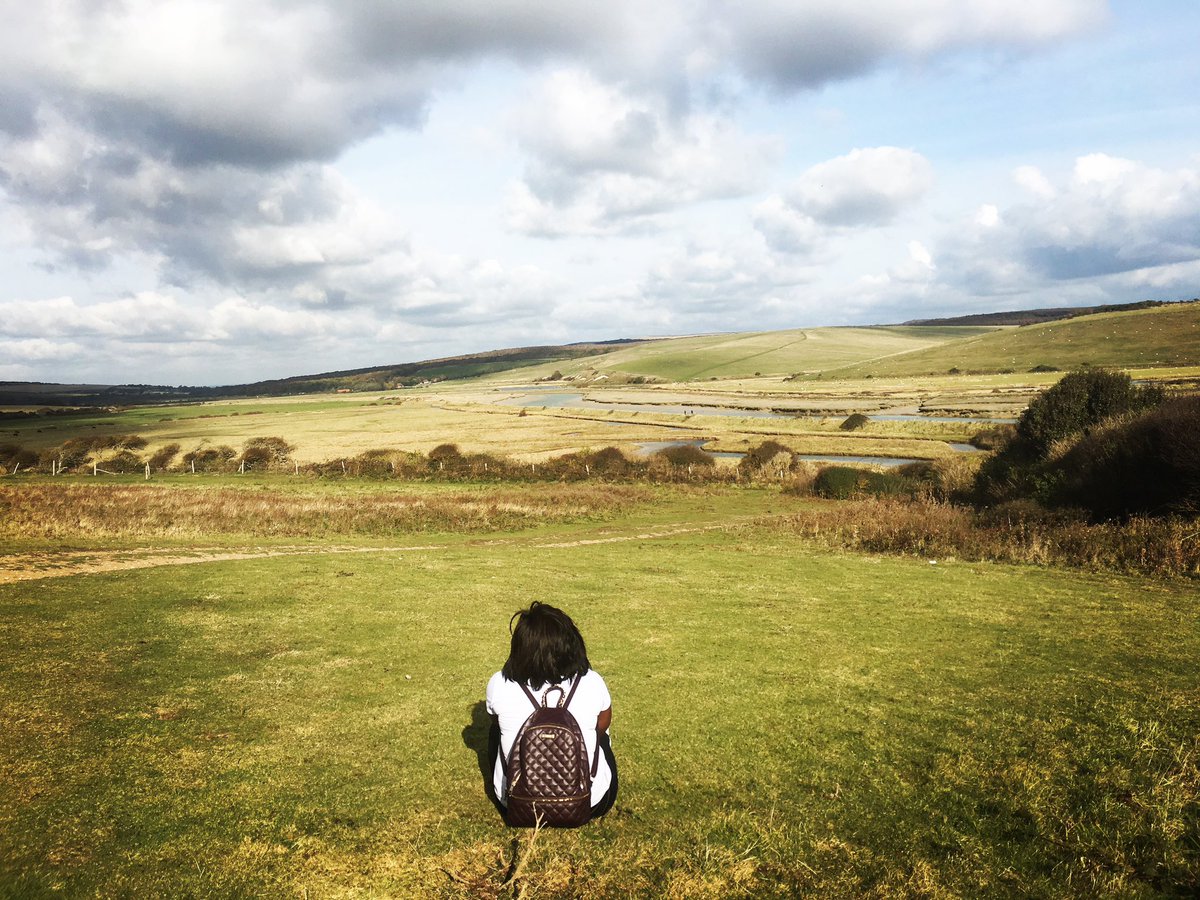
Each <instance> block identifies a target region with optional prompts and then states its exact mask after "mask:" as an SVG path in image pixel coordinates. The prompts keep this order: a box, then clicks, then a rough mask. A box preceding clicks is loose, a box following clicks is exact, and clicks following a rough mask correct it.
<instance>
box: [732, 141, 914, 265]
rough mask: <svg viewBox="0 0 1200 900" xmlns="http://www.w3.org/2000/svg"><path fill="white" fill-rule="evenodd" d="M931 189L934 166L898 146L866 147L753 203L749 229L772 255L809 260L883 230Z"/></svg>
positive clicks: (823, 163) (811, 169)
mask: <svg viewBox="0 0 1200 900" xmlns="http://www.w3.org/2000/svg"><path fill="white" fill-rule="evenodd" d="M932 185H933V167H932V166H931V165H930V163H929V161H928V160H927V159H925V157H923V156H922V155H921V154H919V153H917V152H915V151H913V150H906V149H902V148H899V147H867V148H860V149H856V150H852V151H851V152H850V153H848V154H846V155H845V156H839V157H836V158H834V159H830V160H827V161H825V162H822V163H818V164H817V165H815V166H812V167H811V168H810V169H808V170H807V171H805V172H804V173H803V174H802V175H801V176H800V177H799V178H798V179H797V180H796V181H795V182H793V183H792V184H791V185H790V186H789V187H788V188H787V189H786V190H785V191H784V192H783V194H782V195H777V196H773V197H770V198H768V199H767V200H765V201H763V202H762V203H760V204H758V205H757V206H756V207H755V209H754V213H753V221H754V227H755V228H756V229H757V231H758V233H759V234H760V235H761V236H762V238H763V240H764V241H766V243H767V246H768V247H770V248H771V249H772V250H774V251H775V252H777V253H781V254H788V255H792V256H796V257H803V256H807V257H814V256H817V255H819V254H820V253H821V252H822V251H823V250H824V249H825V248H826V246H827V245H828V243H829V241H830V239H831V238H833V237H835V236H838V235H845V234H847V233H848V232H850V231H852V230H855V229H865V228H877V227H880V226H884V225H888V224H890V223H891V222H892V221H894V220H895V219H896V218H897V217H898V216H900V215H901V214H902V213H903V212H904V211H906V210H907V209H909V208H910V207H912V206H914V205H915V204H916V203H918V202H919V201H920V200H921V199H922V198H923V197H924V196H925V194H926V193H927V192H928V191H929V189H930V187H931V186H932Z"/></svg>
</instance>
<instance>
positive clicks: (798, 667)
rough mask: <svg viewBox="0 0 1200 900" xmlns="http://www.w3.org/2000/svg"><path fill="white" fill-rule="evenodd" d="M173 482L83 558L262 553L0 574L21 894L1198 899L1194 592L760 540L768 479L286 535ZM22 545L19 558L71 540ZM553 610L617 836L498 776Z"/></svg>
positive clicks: (1198, 617) (448, 498)
mask: <svg viewBox="0 0 1200 900" xmlns="http://www.w3.org/2000/svg"><path fill="white" fill-rule="evenodd" d="M151 488H152V489H153V490H151V491H147V492H145V493H144V494H142V495H141V497H142V500H143V501H144V503H143V506H144V509H145V511H144V513H143V514H142V516H141V518H140V519H136V522H140V523H141V524H140V525H139V524H136V522H135V525H134V526H130V528H129V529H128V530H127V531H124V532H122V531H120V530H119V529H117V530H113V531H109V532H104V531H99V532H95V533H93V536H92V538H91V540H90V542H89V543H90V545H91V552H92V554H93V556H94V557H96V558H99V557H102V556H103V552H102V551H103V548H104V546H106V545H110V544H111V545H112V546H113V547H116V548H119V549H121V550H128V549H129V547H130V546H131V545H136V546H139V547H141V548H142V549H143V550H145V551H147V552H149V551H151V550H152V549H153V548H154V547H155V546H158V545H159V544H160V543H161V542H162V541H166V542H167V543H171V542H172V541H173V540H177V539H178V540H182V539H186V540H188V541H190V542H191V545H193V546H196V547H199V546H201V545H203V544H204V543H206V542H210V543H212V544H213V545H214V546H218V547H223V548H226V549H227V548H228V547H229V546H230V544H231V543H235V542H236V538H237V536H238V533H241V534H243V535H244V537H245V538H246V539H247V540H249V539H251V538H253V539H254V540H255V541H256V542H259V543H261V542H262V541H266V544H264V545H263V548H262V549H263V552H264V555H262V556H259V557H256V558H248V559H240V560H229V559H224V560H222V559H211V560H208V561H203V557H201V556H198V557H196V558H194V559H192V560H191V561H190V563H189V564H187V565H179V564H171V565H168V564H165V563H166V562H170V561H172V560H164V559H148V560H146V561H145V562H146V567H144V568H125V569H115V568H114V570H113V571H108V572H105V571H101V570H100V569H102V567H98V568H97V570H96V571H94V572H93V573H92V574H86V575H84V574H78V575H73V576H68V577H52V578H44V579H40V580H29V581H22V582H12V583H8V584H0V896H21V897H42V896H47V897H48V896H64V895H65V896H77V897H83V896H96V897H110V896H174V897H186V896H196V897H201V896H202V897H243V896H250V895H258V896H264V895H266V896H294V897H310V898H317V897H410V896H430V897H439V896H446V897H458V896H462V897H498V896H522V897H529V898H533V897H625V896H630V895H657V896H670V897H729V896H735V897H736V896H748V897H760V896H780V897H790V896H796V895H810V896H845V897H861V896H872V897H910V896H923V897H950V896H971V897H981V896H997V897H1010V896H1038V897H1079V896H1114V897H1160V896H1161V897H1170V896H1176V897H1182V896H1192V895H1194V894H1195V892H1196V891H1197V889H1200V773H1198V771H1197V751H1198V749H1200V748H1198V745H1197V734H1198V733H1200V675H1198V674H1197V670H1196V666H1195V660H1196V658H1197V654H1198V653H1200V610H1198V608H1197V604H1196V590H1195V582H1194V581H1191V580H1187V581H1184V580H1172V579H1155V580H1148V579H1144V578H1141V579H1139V578H1130V577H1124V576H1117V575H1103V574H1087V573H1080V572H1071V571H1065V570H1061V569H1056V568H1048V567H1031V566H1011V565H998V564H985V563H965V562H955V561H954V560H950V559H939V560H938V561H937V563H938V564H937V565H931V564H930V561H929V560H928V559H925V558H896V557H883V556H879V555H873V554H870V555H868V554H847V553H838V552H829V551H827V550H818V549H816V548H815V546H814V545H812V544H810V543H807V542H806V541H805V540H804V538H803V536H802V535H799V534H795V533H790V532H789V530H788V529H787V528H786V527H779V526H778V525H777V524H774V523H776V522H783V523H786V522H789V521H791V520H792V519H793V518H794V516H795V515H796V513H797V512H798V511H800V510H802V509H804V508H807V505H806V504H808V503H809V501H802V500H798V499H795V498H788V497H785V496H781V495H780V494H779V493H777V492H775V491H771V490H760V489H753V490H750V489H738V490H732V489H720V490H704V491H685V490H677V489H671V490H668V489H653V490H651V489H647V490H645V491H641V490H639V491H636V492H632V493H626V494H621V495H619V496H616V497H614V499H613V501H612V502H611V503H604V502H603V499H602V497H599V496H594V495H588V497H587V498H585V497H582V496H581V495H574V503H575V506H571V504H570V503H567V502H563V503H556V502H555V496H554V494H553V491H556V490H560V488H556V487H553V486H551V487H547V488H539V490H541V491H542V493H541V494H540V495H539V496H538V497H537V498H534V499H536V500H537V501H538V502H533V501H532V500H531V502H530V503H528V504H527V507H528V508H530V509H535V510H536V511H535V512H534V513H533V514H531V515H530V516H529V517H527V518H524V519H522V520H520V521H511V520H497V521H496V522H494V523H492V524H490V525H488V526H486V527H484V528H482V529H480V528H476V527H468V526H467V525H464V523H463V521H462V520H460V519H459V518H457V514H456V513H455V512H454V510H453V508H454V505H455V503H466V502H470V503H476V504H479V503H485V504H486V503H487V502H488V500H489V498H490V500H492V501H495V502H496V503H497V504H499V503H500V501H501V500H502V499H503V497H504V495H505V492H506V491H508V490H509V489H506V488H503V487H498V488H484V487H480V486H469V485H463V486H457V487H453V488H436V489H431V488H430V487H429V486H412V487H408V486H403V487H402V488H401V489H400V490H399V493H401V494H408V493H411V492H412V491H416V492H417V493H418V494H420V493H422V492H426V493H429V492H431V491H432V492H433V493H435V494H439V495H443V494H444V495H445V496H444V497H443V499H444V500H445V502H446V503H447V504H449V505H448V506H447V507H446V510H448V512H447V514H446V516H445V517H443V518H439V519H437V520H436V521H435V522H434V523H432V525H430V523H424V524H422V525H421V527H420V529H418V530H414V529H417V525H416V524H414V523H413V522H411V521H409V520H407V519H403V518H401V519H399V520H398V521H397V522H396V523H395V524H394V525H393V527H392V528H391V529H390V531H389V530H388V529H386V528H382V529H379V528H376V527H375V526H374V525H373V526H371V527H369V528H366V529H365V530H364V529H360V528H358V527H357V526H355V525H354V524H353V523H354V521H356V520H354V519H353V518H347V517H341V518H339V517H336V516H335V517H332V518H331V519H330V521H329V522H327V523H326V524H325V525H321V526H318V525H314V524H313V522H308V524H307V525H304V524H303V523H301V526H298V531H297V532H296V533H289V535H288V537H289V540H291V541H292V542H293V545H297V544H302V545H303V546H300V547H296V546H293V547H292V548H291V550H290V551H289V553H288V554H287V555H274V556H272V555H266V554H267V553H269V552H271V545H270V540H271V536H270V535H269V534H268V535H265V536H264V535H262V534H261V533H260V532H261V527H259V528H256V527H255V526H253V524H252V523H250V524H246V525H245V526H243V527H241V528H240V530H239V528H234V529H233V530H232V532H230V531H226V532H225V533H220V532H214V533H213V534H211V535H208V536H207V538H206V537H205V535H204V534H203V531H204V529H205V528H206V527H208V526H206V525H205V524H204V522H203V520H202V519H201V518H198V516H199V513H198V512H195V510H193V513H190V514H189V513H186V512H183V513H180V512H178V510H177V511H176V513H175V515H174V516H173V519H174V520H175V521H184V522H191V523H192V524H193V526H194V527H195V529H197V530H196V531H188V530H187V529H185V531H184V533H183V534H182V535H177V536H176V537H175V538H172V535H171V531H170V528H171V525H170V523H169V522H166V521H163V520H160V519H157V518H155V517H154V516H153V515H151V514H150V512H151V511H152V510H153V509H155V508H158V507H160V506H162V504H163V503H165V502H167V501H166V499H164V498H163V497H161V496H159V494H158V493H157V491H159V490H161V489H159V488H154V486H153V485H152V486H151ZM129 489H132V488H129ZM121 490H126V489H125V488H122V489H121ZM173 490H174V491H175V492H189V491H190V493H191V494H193V495H195V496H193V497H190V498H182V499H179V498H177V499H175V500H172V501H170V502H173V503H176V504H179V508H180V509H183V510H187V509H191V508H194V507H197V506H198V505H199V504H200V499H198V498H202V497H203V494H204V491H205V490H211V488H207V489H206V488H200V487H196V486H194V485H193V487H191V488H187V487H182V486H180V487H176V488H174V489H173ZM272 490H274V489H273V488H271V486H270V485H269V484H266V483H264V484H262V485H258V486H255V487H254V488H245V489H244V490H243V493H244V494H245V495H246V496H247V497H252V496H253V495H254V493H255V492H262V491H266V492H268V493H270V492H271V491H272ZM279 490H293V491H299V493H300V495H301V496H300V499H304V500H306V502H315V501H314V500H313V498H314V496H315V497H316V498H317V499H320V496H322V495H321V492H322V491H325V492H326V493H327V494H328V496H327V498H326V499H327V500H328V501H329V502H330V503H331V504H335V505H336V503H337V502H338V501H337V499H336V494H335V493H333V492H328V491H327V490H326V488H325V487H323V486H308V487H304V488H295V487H291V488H279ZM381 491H382V492H383V493H386V491H387V489H381V488H379V487H374V488H371V489H370V490H369V491H366V492H365V493H364V494H363V495H362V497H361V500H360V503H359V505H365V506H368V507H370V508H372V509H374V508H378V507H379V505H380V504H381V503H382V502H383V501H382V500H379V499H372V498H375V497H376V494H380V493H381ZM313 492H316V494H314V493H313ZM456 497H457V498H458V499H457V500H456V499H454V498H456ZM560 499H562V500H564V501H566V500H567V499H569V498H567V497H566V496H565V495H564V496H563V497H562V498H560ZM43 502H49V501H48V500H43ZM69 506H70V505H68V507H67V508H69ZM59 515H67V513H66V512H63V513H61V514H59ZM114 517H115V518H116V519H120V520H126V521H128V520H130V518H131V514H130V513H129V512H128V511H126V512H125V513H119V514H118V512H114ZM17 531H18V532H23V531H27V530H26V529H18V530H17ZM13 534H14V533H13V532H11V531H10V533H9V535H8V536H7V537H5V538H0V544H2V545H3V546H5V547H6V548H8V549H9V550H11V551H13V552H11V553H9V554H8V556H9V557H10V559H8V560H7V561H8V562H12V563H13V565H17V564H18V563H17V562H13V559H15V558H17V557H20V558H22V559H25V560H26V561H27V562H28V561H29V560H31V559H33V554H34V551H38V552H40V553H43V554H46V555H47V556H48V555H51V554H53V553H55V552H59V553H66V552H68V551H69V549H70V541H69V540H65V539H64V538H63V537H62V536H61V535H56V534H49V533H47V534H43V535H40V536H39V535H38V534H37V533H25V536H24V537H23V538H22V539H21V540H20V541H18V540H17V539H16V538H15V537H14V536H13ZM64 544H65V546H64ZM276 549H280V548H276ZM18 562H19V560H18ZM173 562H175V563H178V562H179V560H178V559H175V560H173ZM533 599H541V600H546V601H550V602H555V603H558V604H561V605H562V606H563V607H564V608H566V609H567V610H568V611H569V612H571V613H572V615H573V616H575V618H576V620H577V621H578V622H579V624H580V626H581V628H582V630H583V632H584V634H585V636H586V638H587V640H588V645H589V651H590V656H591V659H592V662H593V664H594V665H595V666H596V668H597V669H598V670H599V671H600V672H602V673H603V674H604V675H605V677H606V679H607V680H608V682H609V684H610V687H611V689H612V692H613V696H614V726H613V733H614V748H615V750H616V753H617V756H618V760H619V764H620V774H621V784H622V789H621V795H620V797H619V798H618V801H617V805H616V807H615V809H614V810H613V812H612V813H611V814H610V815H609V817H608V818H607V819H605V820H604V821H602V822H599V823H596V824H593V825H590V826H588V827H587V828H585V829H582V830H580V831H576V832H545V833H541V834H537V835H536V836H535V835H532V834H529V833H523V834H517V833H514V832H510V831H508V830H507V829H505V828H504V827H503V825H502V824H501V823H500V821H499V820H498V818H497V817H496V814H495V812H494V811H493V809H492V807H491V806H490V805H489V803H488V802H487V800H486V799H485V798H484V796H483V793H482V789H481V784H482V779H481V774H480V769H479V753H480V752H481V750H482V747H483V745H484V741H485V739H486V720H485V717H484V716H483V714H482V709H481V700H482V692H483V686H484V684H485V682H486V680H487V678H488V676H489V675H490V674H491V673H492V672H493V671H495V670H496V669H497V668H498V667H499V665H500V664H501V663H502V662H503V659H504V656H505V653H506V647H507V631H506V623H507V621H508V617H509V615H511V613H512V612H513V611H514V610H515V609H516V608H518V607H520V606H523V605H525V604H527V603H528V602H529V601H530V600H533Z"/></svg>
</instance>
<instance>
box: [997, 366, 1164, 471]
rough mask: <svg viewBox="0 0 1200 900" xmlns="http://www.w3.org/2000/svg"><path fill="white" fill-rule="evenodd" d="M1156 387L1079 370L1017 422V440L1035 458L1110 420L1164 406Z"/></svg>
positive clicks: (1124, 376)
mask: <svg viewBox="0 0 1200 900" xmlns="http://www.w3.org/2000/svg"><path fill="white" fill-rule="evenodd" d="M1162 399H1163V393H1162V390H1161V389H1160V388H1156V387H1138V386H1137V385H1135V384H1134V383H1133V379H1132V378H1130V377H1129V376H1128V375H1127V374H1125V373H1124V372H1113V371H1110V370H1108V369H1100V368H1096V369H1077V370H1076V371H1074V372H1069V373H1068V374H1066V375H1064V376H1063V377H1062V378H1061V379H1059V381H1058V382H1057V383H1056V384H1054V385H1053V386H1051V387H1049V388H1047V389H1046V390H1045V391H1043V392H1042V393H1041V394H1039V395H1038V396H1037V397H1035V398H1034V400H1033V402H1031V403H1030V404H1029V408H1028V409H1026V410H1025V412H1023V413H1022V414H1021V418H1020V420H1019V421H1018V422H1017V436H1018V437H1019V438H1020V439H1021V441H1022V442H1023V443H1024V444H1025V445H1026V448H1027V449H1028V451H1029V452H1030V453H1031V454H1032V455H1034V456H1045V455H1046V452H1047V451H1048V450H1049V449H1050V446H1051V445H1052V444H1053V443H1054V442H1055V441H1059V440H1062V439H1063V438H1065V437H1069V436H1071V435H1074V434H1078V433H1079V432H1081V431H1084V430H1085V429H1087V428H1090V427H1091V426H1093V425H1097V424H1099V423H1100V422H1102V421H1104V420H1105V419H1107V418H1110V417H1112V416H1115V415H1119V414H1121V413H1124V412H1131V411H1136V410H1141V409H1148V408H1149V407H1152V406H1155V405H1156V404H1158V403H1161V402H1162Z"/></svg>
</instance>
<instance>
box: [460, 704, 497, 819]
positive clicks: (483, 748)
mask: <svg viewBox="0 0 1200 900" xmlns="http://www.w3.org/2000/svg"><path fill="white" fill-rule="evenodd" d="M462 739H463V744H464V745H466V747H467V749H469V750H474V751H475V758H476V761H477V762H478V764H479V776H480V778H482V779H483V792H484V794H486V795H487V798H488V799H489V800H491V801H492V805H493V806H495V807H496V812H498V813H500V815H501V816H503V815H504V812H505V810H504V807H503V805H501V803H500V800H499V799H498V798H497V797H496V787H495V785H494V784H493V783H492V767H493V765H494V763H493V760H495V758H496V754H497V753H498V752H499V750H500V726H499V725H497V724H496V720H495V719H494V718H493V717H492V716H490V715H488V711H487V704H486V703H484V702H483V701H482V700H480V701H479V702H478V703H476V704H475V705H474V706H472V707H471V720H470V721H469V722H468V723H467V725H466V727H464V728H463V730H462Z"/></svg>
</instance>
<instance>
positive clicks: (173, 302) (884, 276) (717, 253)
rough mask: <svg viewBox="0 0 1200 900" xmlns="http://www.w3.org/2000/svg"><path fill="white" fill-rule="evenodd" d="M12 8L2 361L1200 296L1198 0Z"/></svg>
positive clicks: (139, 365)
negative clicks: (1131, 0) (1195, 0)
mask: <svg viewBox="0 0 1200 900" xmlns="http://www.w3.org/2000/svg"><path fill="white" fill-rule="evenodd" d="M0 12H3V19H4V21H5V28H4V29H3V31H2V33H0V380H9V381H50V382H66V383H102V384H112V383H149V384H189V385H213V384H233V383H244V382H250V381H256V380H261V379H267V378H279V377H286V376H289V375H300V374H312V373H316V372H326V371H333V370H339V369H347V368H359V367H366V366H373V365H386V364H392V363H401V362H408V361H415V360H420V359H428V358H434V357H439V356H448V355H456V354H460V353H471V352H479V351H483V350H490V349H498V348H503V347H515V346H528V345H534V344H557V343H565V342H571V341H594V340H608V339H614V338H628V337H644V336H666V335H680V334H696V333H707V332H720V331H759V330H771V329H782V328H800V327H811V326H821V325H855V324H878V323H895V322H902V321H905V320H909V319H915V318H929V317H937V316H948V315H960V314H966V313H972V312H988V311H995V310H1005V309H1024V308H1035V307H1047V306H1075V305H1091V304H1099V303H1117V302H1128V301H1133V300H1143V299H1161V300H1178V299H1187V298H1191V297H1196V296H1200V54H1197V53H1196V47H1197V46H1200V4H1198V3H1195V2H1194V0H1170V2H1169V0H1133V2H1128V0H1111V2H1105V0H857V2H850V3H836V4H835V3H829V2H828V0H820V2H817V0H738V2H736V3H734V2H720V0H655V2H654V3H652V4H647V3H645V2H641V0H637V2H635V0H608V2H605V3H595V2H574V0H407V2H386V0H356V2H354V3H343V2H335V0H44V2H39V3H27V2H24V0H0Z"/></svg>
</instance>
